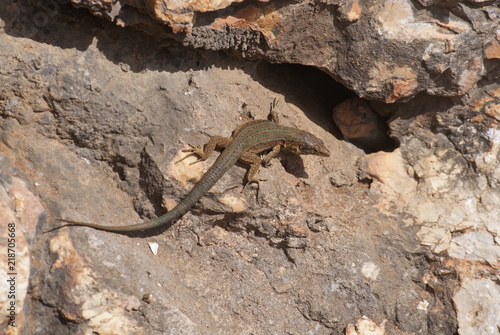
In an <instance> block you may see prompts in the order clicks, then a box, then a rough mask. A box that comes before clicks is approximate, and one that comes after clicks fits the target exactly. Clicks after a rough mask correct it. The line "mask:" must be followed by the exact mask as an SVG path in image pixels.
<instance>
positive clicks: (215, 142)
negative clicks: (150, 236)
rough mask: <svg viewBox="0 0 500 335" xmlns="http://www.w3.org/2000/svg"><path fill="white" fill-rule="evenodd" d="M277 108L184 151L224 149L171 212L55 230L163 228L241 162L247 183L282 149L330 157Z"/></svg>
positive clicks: (319, 142) (205, 153) (202, 154)
mask: <svg viewBox="0 0 500 335" xmlns="http://www.w3.org/2000/svg"><path fill="white" fill-rule="evenodd" d="M276 107H277V102H276V100H274V101H273V103H272V104H271V112H270V116H271V118H272V121H268V120H253V121H249V122H247V123H245V124H243V125H241V126H239V127H237V128H236V129H235V130H234V131H233V133H232V135H231V137H230V138H227V137H221V136H213V137H212V138H211V139H210V141H209V142H208V143H207V144H206V145H205V146H204V148H203V150H202V149H199V148H193V149H188V150H185V151H188V152H191V153H192V154H195V155H197V156H199V157H200V158H199V160H205V159H207V158H208V156H210V154H211V153H212V152H213V151H214V149H215V148H221V149H224V150H223V151H222V153H221V154H220V155H219V157H218V158H217V160H216V161H215V163H214V164H213V165H212V166H211V167H210V168H209V169H208V171H207V172H206V173H205V174H204V175H203V177H202V178H201V179H200V181H199V182H198V183H197V184H196V185H195V186H194V187H193V188H192V189H191V191H189V193H188V194H187V195H186V197H185V198H184V199H183V200H182V201H181V202H180V203H179V204H178V205H177V206H176V207H174V208H173V209H172V210H171V211H169V212H167V213H165V214H163V215H162V216H160V217H158V218H156V219H154V220H151V221H148V222H144V223H139V224H135V225H129V226H106V225H99V224H94V223H85V222H77V221H71V220H66V219H58V221H63V222H66V224H65V225H62V226H59V227H56V228H54V229H58V228H61V227H65V226H86V227H92V228H95V229H99V230H105V231H110V232H118V233H128V232H136V231H142V230H148V229H153V228H158V227H162V226H164V225H166V224H169V223H172V222H174V221H175V220H177V219H178V218H180V217H181V216H183V215H184V214H185V213H186V212H187V211H188V210H189V209H190V208H191V207H192V206H193V205H194V204H195V203H196V202H198V200H199V199H200V198H201V197H202V196H204V195H205V193H207V192H208V191H209V190H210V189H211V188H212V186H213V185H214V184H215V183H216V182H217V181H218V180H219V179H220V178H221V177H222V176H223V175H224V174H225V173H226V172H227V171H228V170H229V169H230V168H231V166H233V165H234V164H235V163H236V162H237V161H238V160H239V161H241V162H242V163H244V164H248V165H249V166H250V168H249V169H248V171H247V173H246V180H247V184H248V183H251V182H257V183H258V182H259V179H258V178H257V177H256V176H255V175H256V173H257V171H258V170H259V167H260V165H261V164H262V163H264V164H266V165H267V164H268V163H269V161H270V160H271V159H272V158H273V157H275V156H276V155H277V154H278V153H279V152H280V151H281V150H287V151H292V152H294V153H297V154H301V155H318V156H324V157H327V156H329V155H330V152H329V151H328V149H327V148H326V146H325V145H324V144H323V141H322V140H320V139H319V138H317V137H316V136H314V135H312V134H311V133H308V132H306V131H304V130H300V129H296V128H291V127H286V126H282V125H280V124H278V123H277V117H276V114H275V112H274V110H275V108H276ZM269 149H270V150H271V151H270V152H269V153H268V154H267V155H266V156H265V157H264V158H263V159H262V158H261V157H260V156H259V155H258V154H259V153H261V152H263V151H266V150H269ZM54 229H52V230H54ZM52 230H49V231H52Z"/></svg>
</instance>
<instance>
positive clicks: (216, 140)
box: [182, 136, 232, 163]
mask: <svg viewBox="0 0 500 335" xmlns="http://www.w3.org/2000/svg"><path fill="white" fill-rule="evenodd" d="M231 142H232V139H231V138H227V137H223V136H212V137H211V138H210V140H209V141H208V143H207V144H205V145H204V146H203V149H200V148H190V149H184V150H182V151H183V152H189V154H188V155H187V156H186V157H189V156H192V155H196V156H198V157H199V158H198V160H197V161H196V162H199V161H204V160H206V159H207V158H208V157H209V156H210V155H211V154H212V152H214V150H215V148H219V149H225V148H227V146H228V145H229V144H230V143H231ZM186 157H184V158H186ZM184 158H183V159H184ZM196 162H195V163H196Z"/></svg>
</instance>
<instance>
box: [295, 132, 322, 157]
mask: <svg viewBox="0 0 500 335" xmlns="http://www.w3.org/2000/svg"><path fill="white" fill-rule="evenodd" d="M302 139H303V141H302V142H301V143H298V144H297V145H295V146H294V148H293V149H292V151H294V152H295V153H297V154H299V155H317V156H323V157H328V156H330V151H329V150H328V148H327V147H326V146H325V144H324V143H323V141H322V140H320V139H319V138H317V137H316V136H314V135H313V134H311V133H308V132H304V134H303V136H302Z"/></svg>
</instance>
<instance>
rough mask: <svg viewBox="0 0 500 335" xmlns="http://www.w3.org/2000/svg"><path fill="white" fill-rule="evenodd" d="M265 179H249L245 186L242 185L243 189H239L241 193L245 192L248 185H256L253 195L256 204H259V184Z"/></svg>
mask: <svg viewBox="0 0 500 335" xmlns="http://www.w3.org/2000/svg"><path fill="white" fill-rule="evenodd" d="M266 180H267V179H259V178H256V177H254V178H252V179H249V180H248V181H247V182H246V183H245V185H243V188H242V189H241V193H243V191H245V189H246V188H247V186H248V185H250V184H251V183H256V184H257V193H256V194H255V198H256V200H257V203H259V191H260V182H261V181H266Z"/></svg>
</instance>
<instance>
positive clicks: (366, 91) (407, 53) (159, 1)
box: [72, 0, 500, 102]
mask: <svg viewBox="0 0 500 335" xmlns="http://www.w3.org/2000/svg"><path fill="white" fill-rule="evenodd" d="M72 3H73V4H75V5H76V6H80V7H86V8H89V9H90V10H91V11H92V12H93V13H94V14H96V15H100V16H103V17H106V18H108V19H109V20H111V21H113V22H116V23H117V24H118V25H121V26H136V27H139V28H142V29H146V30H148V31H154V32H155V34H157V35H160V36H164V37H165V38H175V39H177V40H178V41H181V42H182V43H183V44H184V45H188V46H193V47H197V48H204V49H207V50H226V51H228V52H232V53H235V54H238V55H241V56H243V57H250V58H255V57H258V58H265V59H267V60H269V61H271V62H279V63H283V62H285V63H298V64H306V65H311V66H314V67H317V68H319V69H321V70H323V71H325V72H327V73H329V74H330V75H331V76H332V77H334V78H335V79H336V80H338V81H339V82H341V83H343V84H344V85H345V86H346V87H348V88H349V89H350V90H353V91H355V92H356V93H357V94H358V95H359V96H361V97H363V98H368V99H375V100H380V101H385V102H394V101H400V100H408V99H409V98H412V97H414V96H415V95H417V94H418V93H420V92H426V93H428V94H430V95H436V96H448V97H449V96H457V95H462V94H465V93H467V92H468V91H470V90H471V89H472V88H473V87H474V86H475V85H476V84H477V83H478V81H479V80H480V79H481V78H482V77H483V76H484V75H485V74H486V72H487V71H488V68H487V64H486V63H485V62H486V61H487V60H489V59H498V57H499V53H500V51H499V50H500V46H499V40H500V35H499V33H498V30H497V29H498V24H499V22H500V9H499V8H498V7H497V6H495V5H494V2H492V1H442V2H441V1H438V2H436V3H434V2H432V1H420V2H417V1H411V0H389V1H373V0H372V1H358V0H349V1H340V0H322V1H294V2H293V3H290V2H288V1H212V2H207V1H183V2H178V1H166V0H154V1H140V0H123V1H111V0H103V1H87V0H72ZM165 25H166V26H168V27H170V29H168V28H167V29H165Z"/></svg>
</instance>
